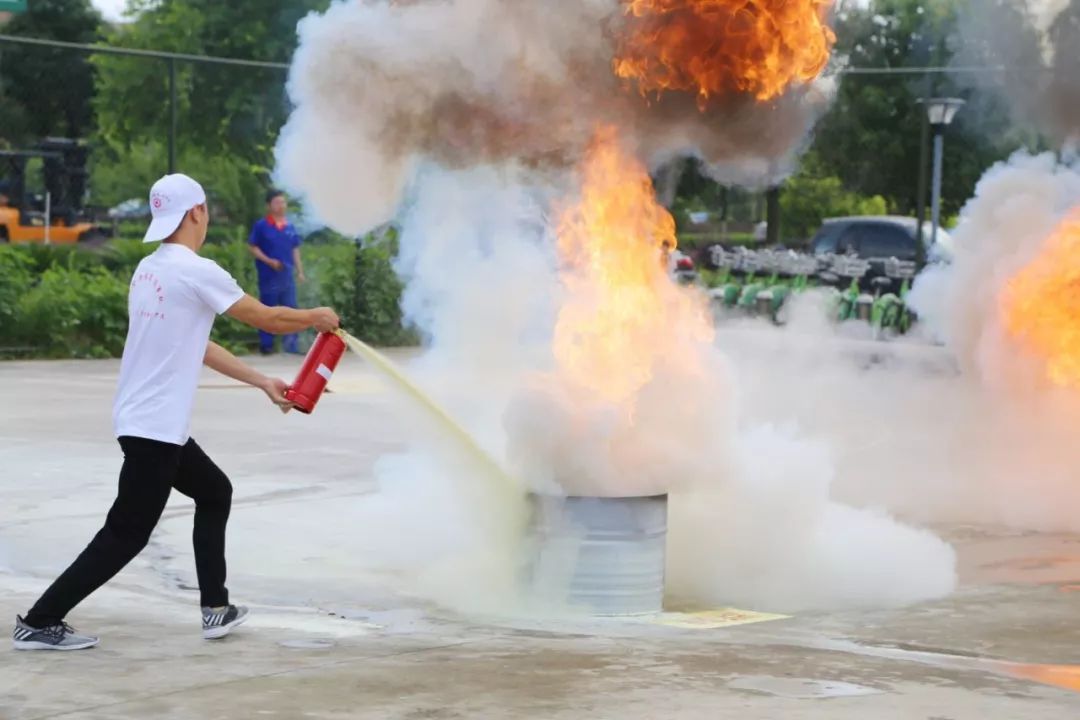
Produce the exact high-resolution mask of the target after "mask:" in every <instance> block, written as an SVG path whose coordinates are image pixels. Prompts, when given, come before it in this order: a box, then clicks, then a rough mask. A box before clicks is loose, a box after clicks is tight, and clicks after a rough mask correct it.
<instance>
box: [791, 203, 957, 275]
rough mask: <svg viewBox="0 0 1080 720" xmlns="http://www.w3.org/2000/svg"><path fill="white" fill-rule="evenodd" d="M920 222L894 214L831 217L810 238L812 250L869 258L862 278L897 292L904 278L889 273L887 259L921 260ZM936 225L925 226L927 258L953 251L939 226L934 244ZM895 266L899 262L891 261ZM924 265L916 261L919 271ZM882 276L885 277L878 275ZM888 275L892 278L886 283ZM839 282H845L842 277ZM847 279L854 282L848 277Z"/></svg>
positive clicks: (906, 261) (949, 241)
mask: <svg viewBox="0 0 1080 720" xmlns="http://www.w3.org/2000/svg"><path fill="white" fill-rule="evenodd" d="M917 230H918V223H917V221H916V220H915V218H910V217H900V216H891V215H881V216H866V217H843V218H830V219H828V220H826V221H825V222H824V224H823V225H822V226H821V229H820V230H819V231H818V233H817V235H815V236H814V238H813V240H811V241H810V252H811V253H812V254H814V255H817V256H828V255H844V256H851V257H856V258H860V259H862V260H866V261H868V262H869V265H870V267H869V270H868V271H867V273H866V275H865V276H864V277H863V278H862V279H861V280H860V283H859V284H860V286H862V287H863V288H865V289H871V288H873V289H882V290H889V291H892V292H896V291H898V290H899V289H900V284H901V280H899V279H897V278H895V277H891V278H890V277H889V275H888V274H887V273H886V263H888V262H889V261H890V260H899V261H900V262H901V263H904V264H909V263H918V261H919V253H918V252H917V248H918V238H917ZM932 230H933V226H932V225H931V224H930V223H925V224H924V226H923V244H924V247H925V248H926V253H925V255H924V258H933V259H947V258H948V256H949V255H951V248H952V239H951V238H950V237H949V234H948V233H947V232H945V230H943V229H941V228H939V229H938V238H937V245H936V246H934V247H931V235H932ZM890 265H891V267H895V265H896V263H891V264H890ZM921 269H922V268H921V267H919V266H918V264H916V265H915V267H914V270H915V271H916V272H917V271H918V270H921ZM878 278H882V279H880V280H879V279H878ZM885 278H888V279H889V280H890V282H888V283H886V282H885V281H884V279H885ZM838 282H840V283H843V282H845V281H844V280H843V279H842V278H841V279H839V280H838ZM846 282H850V279H848V280H847V281H846Z"/></svg>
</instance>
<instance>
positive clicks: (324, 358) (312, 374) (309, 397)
mask: <svg viewBox="0 0 1080 720" xmlns="http://www.w3.org/2000/svg"><path fill="white" fill-rule="evenodd" d="M341 335H342V332H341V331H340V330H335V331H333V332H324V333H320V334H319V336H318V337H317V338H315V343H314V344H313V345H312V346H311V349H310V350H308V354H307V357H306V358H304V364H303V365H301V366H300V372H299V373H297V375H296V380H294V381H293V384H292V385H291V386H290V387H289V389H288V390H286V391H285V399H286V400H288V401H289V402H291V403H292V404H293V405H294V406H295V407H296V409H297V410H299V411H300V412H302V413H304V414H305V415H310V414H311V411H312V410H314V409H315V404H316V403H318V402H319V398H320V397H322V394H323V391H324V390H326V383H328V382H330V378H331V377H332V376H333V374H334V370H335V369H337V365H338V361H340V360H341V356H342V355H344V354H345V341H344V340H343V339H342V337H341Z"/></svg>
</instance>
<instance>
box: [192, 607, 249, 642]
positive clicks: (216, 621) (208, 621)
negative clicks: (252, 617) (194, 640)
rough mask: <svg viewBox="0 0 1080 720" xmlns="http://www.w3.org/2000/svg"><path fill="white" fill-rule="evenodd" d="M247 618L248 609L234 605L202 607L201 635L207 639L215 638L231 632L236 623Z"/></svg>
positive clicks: (240, 622)
mask: <svg viewBox="0 0 1080 720" xmlns="http://www.w3.org/2000/svg"><path fill="white" fill-rule="evenodd" d="M247 619H248V609H247V608H246V607H243V606H240V607H237V606H236V605H226V606H225V607H222V608H208V607H204V608H203V609H202V636H203V637H204V638H206V639H207V640H217V639H218V638H223V637H225V636H226V635H228V634H229V633H230V632H232V629H233V628H234V627H236V626H237V625H240V624H242V623H243V622H244V621H245V620H247Z"/></svg>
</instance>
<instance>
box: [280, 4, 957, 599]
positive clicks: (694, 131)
mask: <svg viewBox="0 0 1080 720" xmlns="http://www.w3.org/2000/svg"><path fill="white" fill-rule="evenodd" d="M622 17H623V16H622V14H621V12H620V4H619V2H618V1H617V0H589V1H588V2H580V3H572V4H562V5H560V6H559V11H558V12H553V11H552V8H551V5H550V3H546V2H540V1H539V0H521V2H513V3H511V2H503V1H499V0H452V1H449V2H418V3H396V4H386V3H376V2H364V3H360V2H347V3H339V4H335V5H334V6H332V7H331V8H330V10H329V11H328V12H327V13H325V14H323V15H314V16H311V17H309V18H308V19H306V20H305V21H304V22H303V23H302V24H301V26H300V40H301V45H300V48H299V50H298V52H297V54H296V57H295V60H294V66H293V69H292V73H291V76H290V81H289V91H290V95H291V97H292V99H293V101H294V103H295V105H296V108H295V110H294V112H293V114H292V116H291V118H290V121H289V123H288V126H287V127H286V128H285V130H284V131H283V133H282V137H281V141H280V143H279V146H278V149H277V157H278V174H279V176H280V179H281V181H282V183H283V184H284V185H285V186H286V187H288V188H290V190H292V191H293V192H295V193H297V194H299V195H300V196H302V197H303V198H304V199H305V200H306V202H307V204H308V205H309V207H310V209H311V210H312V212H313V213H315V214H316V215H318V216H319V217H320V218H322V219H323V220H325V221H326V222H328V223H329V224H330V225H332V226H334V227H335V228H337V229H338V230H340V231H343V232H346V233H360V232H363V231H366V230H368V229H370V228H371V227H374V226H376V225H378V224H381V223H382V222H385V221H387V220H390V219H392V218H396V219H397V223H398V225H399V226H400V228H401V236H400V245H401V254H400V257H399V260H398V271H399V272H400V273H401V275H402V277H403V278H405V279H406V281H407V283H408V288H407V291H406V294H405V297H404V300H403V305H404V310H405V312H406V316H407V317H408V319H409V320H410V321H412V322H414V323H415V324H416V325H417V326H418V327H419V328H420V330H421V331H422V332H423V333H424V334H425V335H426V337H427V341H428V353H427V355H426V356H425V358H424V359H423V361H422V362H421V363H420V364H419V365H418V366H417V367H416V373H417V378H418V380H419V382H420V383H421V384H422V385H423V386H424V387H425V388H427V389H428V390H429V391H430V392H431V393H432V394H433V395H434V396H436V398H437V399H438V400H440V401H441V402H442V403H444V404H445V405H446V406H447V407H448V408H449V409H450V410H451V411H452V412H453V414H454V415H455V417H457V418H459V419H461V421H462V422H463V423H464V425H465V426H466V427H467V428H468V430H469V431H470V432H471V433H473V434H474V435H475V436H476V437H477V438H478V439H479V441H480V442H481V443H482V444H483V445H484V446H485V447H486V448H487V449H488V450H489V451H490V452H491V453H492V455H493V456H495V457H497V458H504V459H506V461H507V464H508V465H509V466H510V467H511V468H512V469H513V470H514V471H515V472H516V473H517V474H518V475H519V476H520V478H521V479H522V481H523V482H525V483H527V484H528V487H530V488H532V489H534V490H540V491H545V492H547V491H550V492H556V493H557V492H568V491H570V492H572V491H574V489H575V484H576V483H582V482H584V483H586V486H585V487H586V488H587V489H588V490H589V492H592V493H601V494H602V493H613V494H614V493H620V494H630V493H638V492H642V493H644V492H656V491H664V490H670V491H671V492H672V507H671V515H670V519H669V524H670V526H671V552H670V555H671V560H670V562H671V573H670V576H671V580H670V587H669V589H670V590H671V591H672V592H674V593H677V594H678V595H680V596H682V597H684V598H687V599H689V600H691V601H696V602H698V603H727V602H743V603H746V604H749V605H752V606H757V607H768V608H775V609H780V610H784V609H801V608H807V607H822V608H823V607H839V606H865V605H893V604H900V603H905V602H910V601H914V600H918V599H923V598H928V597H935V596H938V595H940V594H943V593H946V592H948V591H949V590H950V589H951V588H952V586H953V584H954V581H955V569H954V565H955V558H954V555H953V553H952V551H951V550H950V549H949V548H948V546H946V545H944V544H943V543H941V542H940V541H938V540H936V539H934V538H933V537H931V536H929V535H927V534H926V533H924V532H922V531H919V530H915V529H912V528H908V527H905V526H903V525H900V524H899V523H898V522H897V521H896V520H894V519H891V518H890V517H888V516H887V515H886V514H885V513H883V512H879V511H871V510H862V509H857V508H856V507H853V506H844V505H840V504H837V503H836V502H835V501H834V499H833V497H832V494H833V490H832V486H833V485H834V484H835V485H838V484H840V483H839V478H838V477H836V473H835V472H834V469H833V465H832V461H831V460H830V455H829V452H828V451H827V449H826V446H825V445H823V444H821V443H819V442H811V441H809V440H807V439H805V438H804V437H800V436H798V435H796V434H793V433H792V432H786V431H776V430H773V429H771V427H770V426H771V425H772V423H770V422H760V421H754V422H751V421H749V420H748V419H746V413H747V411H748V410H749V409H751V408H752V407H753V406H754V403H757V402H759V401H760V400H761V398H759V397H754V396H751V395H749V394H748V393H747V392H746V391H745V389H744V388H741V385H743V384H744V382H745V378H746V377H747V376H744V375H742V374H734V373H733V372H732V371H731V368H730V366H729V362H728V359H727V358H726V357H725V356H724V355H723V354H722V353H721V352H720V351H719V350H717V349H716V348H715V347H714V346H713V345H712V344H710V343H709V342H707V341H702V340H701V339H700V338H694V337H690V336H688V335H687V334H685V333H680V332H678V331H677V330H678V329H677V328H676V329H675V331H673V332H671V333H669V334H668V335H666V336H665V337H664V338H663V339H662V342H663V343H666V344H664V345H660V346H658V347H652V348H649V349H648V351H649V356H650V358H652V357H655V358H656V362H655V364H654V368H653V371H654V375H653V378H652V380H651V381H649V382H648V383H647V384H646V385H645V387H644V388H643V389H642V390H641V392H640V393H639V394H638V397H637V402H636V404H635V407H634V414H633V415H632V416H627V415H626V414H625V413H623V414H620V413H619V412H618V411H617V409H616V408H611V407H605V406H603V404H590V403H587V402H583V400H582V398H581V396H580V394H575V391H574V390H573V389H572V388H570V387H569V386H567V385H565V384H563V383H561V382H559V381H558V379H557V377H556V376H554V375H553V374H552V370H553V369H554V365H555V364H554V358H553V355H552V337H553V328H554V324H555V318H556V314H557V311H558V309H559V308H560V307H562V306H563V305H564V303H565V301H566V293H567V292H568V290H567V287H565V286H564V285H563V283H562V282H561V280H560V278H559V275H558V272H557V269H558V263H557V258H556V257H555V254H554V250H553V243H552V227H553V224H554V223H553V222H552V220H551V218H550V217H549V208H551V207H552V200H553V199H554V198H559V199H562V200H566V199H567V198H568V197H569V198H572V196H573V193H574V190H575V188H576V187H577V178H576V176H575V172H574V170H575V167H574V166H575V164H576V163H577V162H578V161H579V160H580V158H581V156H582V153H583V150H584V148H585V146H586V145H587V143H588V142H589V140H590V138H591V137H592V135H593V132H594V130H595V128H596V127H597V126H598V125H599V124H602V123H608V124H614V125H617V126H618V128H619V130H620V134H621V135H622V137H623V139H624V140H625V141H626V142H627V144H628V145H629V146H630V147H631V148H633V149H634V150H635V151H636V153H637V154H638V156H639V157H640V158H642V159H643V160H645V161H647V162H652V163H655V162H661V161H663V160H666V159H669V158H670V157H672V156H673V155H675V154H678V153H695V154H697V155H699V156H700V157H702V158H704V159H705V160H706V161H707V162H708V163H709V164H710V166H711V172H713V174H715V175H718V176H721V177H725V178H730V179H733V180H735V181H738V182H745V183H757V182H762V181H764V180H766V179H775V178H776V177H777V176H778V175H780V174H782V173H783V172H785V171H786V169H788V168H790V166H791V163H792V161H793V158H794V157H795V155H796V154H797V152H798V150H799V147H800V145H801V143H802V142H803V141H804V139H805V137H806V135H807V133H808V131H809V129H810V128H811V126H812V124H813V121H814V119H815V118H816V117H818V116H819V115H820V113H821V112H823V111H824V109H825V108H826V107H827V105H828V103H829V101H830V100H831V96H832V92H833V87H832V84H831V83H830V82H829V81H828V80H821V81H818V82H816V83H811V84H810V85H806V86H801V87H797V88H794V89H792V90H791V91H789V92H788V93H787V94H786V95H784V96H782V97H780V98H778V99H776V100H774V101H772V102H771V103H756V102H752V101H750V100H749V99H747V98H731V99H730V100H729V101H726V102H722V103H719V104H718V105H716V106H715V107H712V108H711V109H710V110H709V111H708V112H706V113H701V112H699V111H698V108H697V105H696V102H695V99H694V98H693V97H688V96H679V95H677V94H668V95H666V96H665V97H664V99H663V100H662V101H655V100H654V101H653V102H652V103H646V102H644V101H643V99H642V98H641V97H640V96H638V95H637V94H636V93H634V92H626V91H625V89H624V88H623V87H622V86H621V85H620V84H619V82H618V81H617V79H615V78H614V76H613V74H612V72H611V56H612V48H611V44H610V43H611V37H612V28H613V27H614V28H616V29H617V27H618V23H619V22H621V21H622ZM672 292H673V293H676V292H677V293H681V292H682V291H681V290H676V289H675V288H672ZM672 297H674V295H673V296H672ZM680 297H681V295H680ZM700 302H704V300H700ZM702 310H704V308H702ZM687 358H691V359H693V362H689V363H686V362H680V361H681V360H686V359H687ZM628 360H629V358H628ZM767 365H768V364H763V365H762V366H761V367H759V368H758V371H760V370H762V369H764V367H766V366H767ZM687 368H691V369H692V370H691V371H688V370H687ZM750 377H753V373H751V375H750ZM770 397H771V395H770ZM415 427H417V428H418V434H417V438H418V447H417V448H416V449H415V450H414V451H413V452H411V453H410V454H409V455H407V456H404V457H401V458H397V459H390V460H386V461H384V462H383V463H381V464H380V465H379V467H378V468H377V476H378V479H379V482H380V486H381V487H382V489H383V490H382V492H380V493H379V494H378V495H377V496H376V497H374V498H372V499H371V501H370V506H369V507H368V508H367V509H368V511H369V512H368V514H369V515H370V522H369V523H366V524H365V528H361V529H359V530H358V532H360V533H362V535H363V537H364V540H365V545H366V546H367V547H369V548H370V553H371V556H372V558H373V560H372V562H373V563H374V564H376V565H377V566H378V567H379V569H382V570H388V571H393V573H394V574H395V576H396V577H397V578H398V582H400V583H401V584H402V586H403V587H405V588H406V589H407V590H409V591H411V592H415V593H418V594H420V595H423V596H424V597H429V598H432V599H434V600H436V601H438V602H441V603H444V604H447V605H450V606H453V607H457V608H460V609H464V610H485V611H490V610H492V609H493V608H495V609H498V608H500V607H502V608H507V607H512V606H513V605H514V604H515V603H517V602H520V601H521V600H522V599H521V598H515V597H514V592H513V588H514V587H515V580H516V578H515V572H516V571H515V563H514V553H515V550H514V549H513V548H511V547H508V544H507V543H506V538H505V535H504V534H503V533H504V530H505V528H506V525H505V524H501V523H493V522H491V519H492V518H499V517H502V516H503V515H504V514H506V513H507V512H510V513H511V514H513V513H516V512H517V511H516V509H515V508H514V507H508V506H506V505H505V504H504V503H505V496H502V495H501V494H499V493H488V494H485V493H484V492H483V487H484V482H485V480H484V478H483V476H482V474H481V475H480V476H478V471H477V469H476V468H475V467H474V466H470V465H469V463H466V462H462V461H461V460H460V459H459V458H455V455H454V453H453V449H452V448H448V447H446V446H445V444H444V443H440V442H437V441H433V442H432V443H431V444H430V445H429V444H428V441H427V436H428V434H430V435H431V436H432V437H435V438H438V437H441V435H440V432H439V430H438V428H434V429H431V428H428V427H427V426H426V425H424V424H423V423H422V422H417V423H416V425H415ZM518 560H520V558H518Z"/></svg>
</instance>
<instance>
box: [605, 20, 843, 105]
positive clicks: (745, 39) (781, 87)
mask: <svg viewBox="0 0 1080 720" xmlns="http://www.w3.org/2000/svg"><path fill="white" fill-rule="evenodd" d="M623 4H624V6H625V12H626V14H627V15H628V16H629V17H628V19H627V23H628V26H627V30H626V33H625V34H624V35H623V36H622V37H620V38H619V41H618V45H617V47H616V53H615V60H614V70H615V74H616V75H617V76H619V77H620V78H624V79H627V80H635V81H637V85H638V89H639V90H640V91H641V93H642V94H643V95H645V94H648V93H653V92H655V93H657V94H660V93H662V92H663V91H665V90H677V91H684V92H693V93H695V94H696V95H697V101H698V107H699V108H700V109H701V110H702V111H704V110H705V109H706V107H707V106H708V103H709V100H710V99H711V98H714V97H724V96H726V95H728V94H730V93H741V94H750V95H752V96H754V97H755V98H757V99H758V100H762V101H764V100H771V99H773V98H775V97H777V96H779V95H782V94H783V93H784V92H785V91H786V90H787V89H788V88H789V87H791V86H792V85H793V84H795V83H798V82H803V83H805V82H809V81H811V80H813V79H814V78H816V77H817V76H818V75H820V74H821V71H822V70H824V69H825V65H826V63H828V61H829V55H830V53H831V52H832V46H833V44H834V43H835V42H836V35H835V34H834V33H833V31H832V29H830V28H829V26H828V25H827V24H826V22H825V20H826V17H827V16H828V13H829V11H830V9H831V8H832V4H833V0H623Z"/></svg>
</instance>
